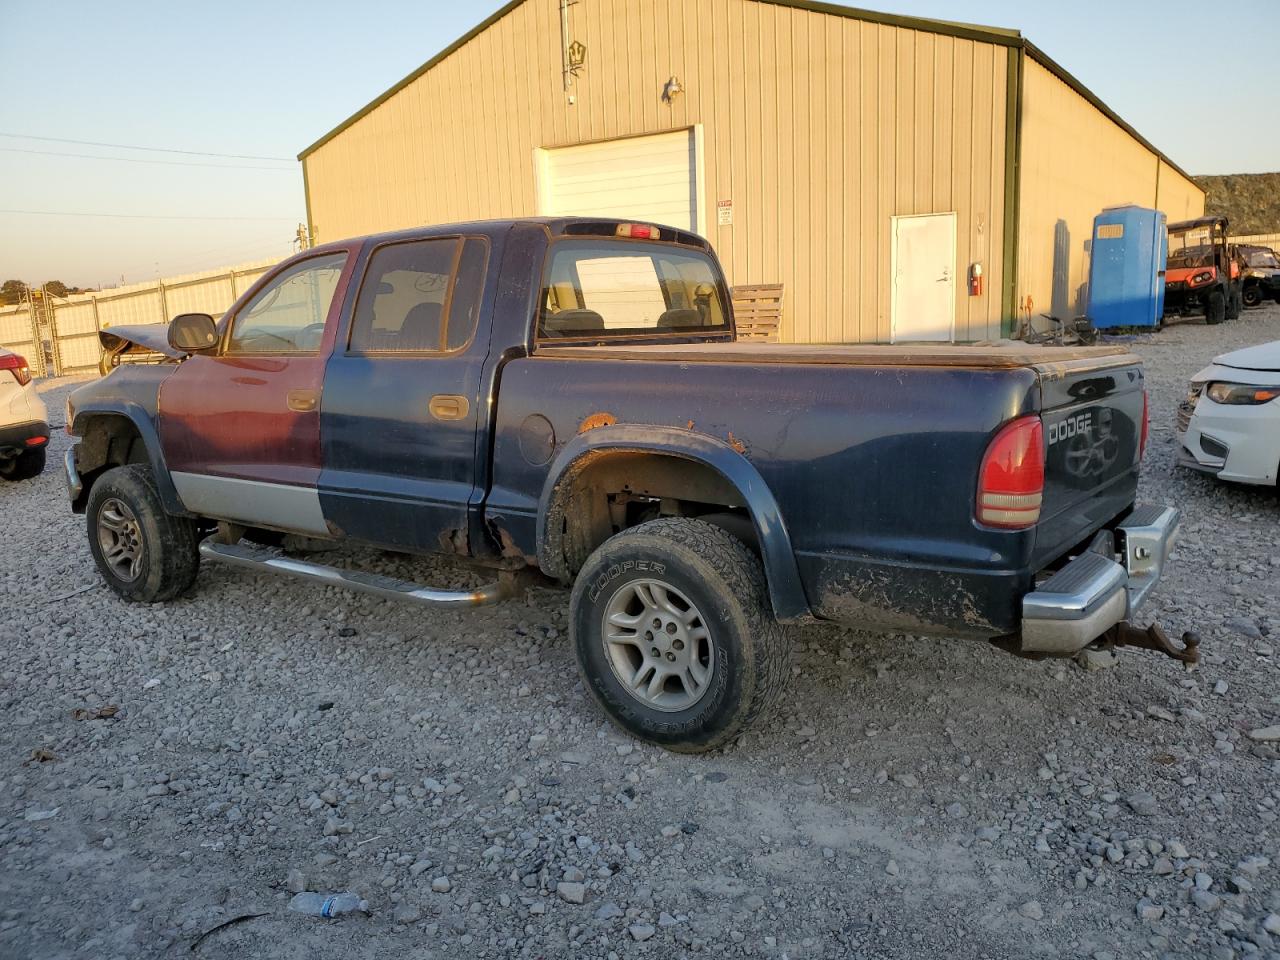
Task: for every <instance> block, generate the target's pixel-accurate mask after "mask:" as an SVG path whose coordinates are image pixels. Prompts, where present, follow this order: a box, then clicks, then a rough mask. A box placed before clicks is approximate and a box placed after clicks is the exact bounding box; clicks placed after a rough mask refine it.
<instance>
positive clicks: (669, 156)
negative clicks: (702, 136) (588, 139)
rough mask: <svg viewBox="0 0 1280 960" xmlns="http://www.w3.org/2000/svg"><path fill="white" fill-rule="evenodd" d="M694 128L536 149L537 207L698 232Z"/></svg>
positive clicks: (550, 211) (544, 212)
mask: <svg viewBox="0 0 1280 960" xmlns="http://www.w3.org/2000/svg"><path fill="white" fill-rule="evenodd" d="M697 164H698V156H697V135H696V130H674V131H672V132H670V133H659V134H655V135H653V136H645V137H626V138H624V139H621V140H604V141H601V142H600V143H584V144H580V145H578V146H573V147H557V148H555V149H552V150H539V151H538V212H539V213H540V214H541V215H543V216H547V217H559V216H586V217H621V218H624V219H635V220H642V221H645V222H647V223H658V224H665V225H667V226H671V227H676V228H677V229H680V230H693V231H698V230H700V229H701V227H702V225H701V224H700V223H699V222H698V197H697V192H698V191H697V183H698V176H697V170H698V166H697Z"/></svg>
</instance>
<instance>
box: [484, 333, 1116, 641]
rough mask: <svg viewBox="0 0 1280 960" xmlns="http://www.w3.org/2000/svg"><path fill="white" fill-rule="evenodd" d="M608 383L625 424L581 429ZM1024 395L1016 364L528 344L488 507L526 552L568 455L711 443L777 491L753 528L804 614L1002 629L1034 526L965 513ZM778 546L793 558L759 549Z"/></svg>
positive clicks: (603, 400) (753, 482) (745, 479)
mask: <svg viewBox="0 0 1280 960" xmlns="http://www.w3.org/2000/svg"><path fill="white" fill-rule="evenodd" d="M957 395H963V396H964V398H965V402H964V403H962V404H961V403H955V402H954V399H955V397H956V396H957ZM610 397H614V398H617V399H618V401H619V403H618V408H617V413H618V417H619V419H621V418H623V417H625V420H626V424H627V429H626V430H625V431H622V430H621V427H622V424H619V425H618V427H611V428H610V427H606V428H597V429H595V430H590V431H589V432H588V433H586V434H584V435H583V436H578V431H579V427H580V425H581V424H582V422H583V421H584V420H585V419H586V418H588V417H589V416H590V415H591V414H592V413H593V412H595V411H597V410H601V409H606V410H607V409H608V407H607V404H608V402H609V398H610ZM1039 399H1040V398H1039V391H1038V389H1037V382H1036V375H1035V374H1034V372H1033V371H1030V370H1025V369H1021V370H1003V371H990V370H987V371H983V370H972V369H956V368H943V367H900V368H883V367H873V366H840V365H806V366H805V367H803V373H801V370H800V369H797V368H796V367H795V366H793V365H784V364H775V365H770V364H763V363H762V364H742V363H714V362H710V363H698V364H685V363H673V362H666V361H661V360H655V361H654V362H652V363H649V362H634V361H614V360H600V361H592V360H582V359H571V360H560V359H549V358H546V357H542V356H537V355H535V356H534V357H531V358H529V359H523V360H516V361H513V362H511V363H509V364H508V365H507V366H506V368H505V370H504V371H503V375H502V387H501V391H500V394H499V402H498V405H497V409H498V422H497V427H496V433H495V437H494V456H493V463H494V474H493V485H492V490H491V493H490V496H489V500H488V504H487V510H488V515H489V517H490V519H491V521H492V522H494V523H495V524H499V525H501V526H502V528H503V529H505V530H507V531H508V532H509V533H510V535H511V537H512V539H513V540H514V541H515V543H516V544H517V545H518V546H519V547H520V549H521V550H523V551H525V552H529V553H534V552H536V551H537V550H538V548H539V546H540V539H541V537H540V529H539V518H540V516H543V517H544V516H545V510H544V507H545V504H546V502H547V489H548V487H549V485H553V484H554V483H555V481H556V479H557V477H558V476H559V473H560V471H562V470H564V469H566V468H567V467H568V466H569V463H570V462H571V461H572V460H573V459H574V455H575V454H577V453H579V452H585V451H586V450H587V449H589V448H591V447H593V446H595V447H599V446H603V445H607V444H609V443H610V442H611V441H613V440H616V442H617V446H618V448H619V449H623V450H625V449H631V448H640V447H642V446H643V448H645V449H650V450H657V451H661V450H663V449H666V450H668V451H670V452H672V453H676V454H684V455H688V456H691V457H694V458H697V459H704V460H707V461H710V460H711V458H710V457H709V456H708V455H707V454H706V453H705V452H701V451H705V450H706V449H707V448H708V447H709V446H710V445H712V444H715V445H718V446H720V447H723V448H724V449H725V450H728V451H730V452H732V453H733V454H734V456H735V457H738V458H741V459H742V460H743V461H744V463H743V465H742V468H741V470H739V471H736V474H737V482H738V483H739V489H740V490H742V491H743V495H744V499H746V500H747V501H748V502H750V501H751V499H752V498H753V496H754V497H757V498H758V499H763V498H762V497H761V495H767V498H768V502H769V503H770V504H773V505H775V506H773V507H771V512H772V513H774V514H776V516H769V514H768V513H766V517H767V519H766V520H765V522H764V524H763V527H764V528H763V529H762V523H761V517H760V516H759V515H756V514H755V513H754V511H753V517H754V518H755V520H756V524H757V531H758V532H760V533H762V534H764V535H765V536H764V537H763V538H762V540H763V542H762V546H763V550H764V552H765V555H766V569H767V570H769V572H770V573H771V574H773V573H774V571H775V569H778V568H780V569H783V570H784V571H785V570H786V568H787V567H789V566H791V565H792V563H793V564H794V567H793V568H794V569H795V570H796V571H797V572H798V574H799V578H800V583H801V589H802V591H803V594H804V598H805V602H806V604H807V606H808V608H809V610H810V611H811V612H812V613H814V614H815V615H816V616H818V617H821V618H827V619H834V620H841V621H844V622H848V623H853V624H857V623H862V624H878V625H884V626H900V627H903V628H906V629H910V628H913V627H914V628H918V629H920V630H921V631H922V632H925V631H929V630H934V631H936V630H940V629H941V630H946V631H948V632H971V633H973V634H974V635H981V636H994V635H998V634H1001V633H1006V632H1010V631H1011V630H1013V629H1015V628H1016V622H1017V619H1018V615H1019V609H1018V599H1019V598H1020V597H1021V594H1022V593H1023V592H1025V591H1026V589H1028V586H1029V583H1030V579H1031V576H1032V574H1033V572H1034V571H1033V568H1032V566H1031V564H1032V558H1033V556H1034V553H1035V532H1034V531H1024V532H1021V533H1010V532H1006V531H995V530H986V529H983V528H980V527H979V526H977V525H976V523H975V522H974V519H973V496H974V491H975V489H976V484H977V471H978V465H979V464H980V462H981V460H982V454H983V452H984V450H985V449H986V445H987V443H988V442H989V441H990V438H991V436H992V434H993V433H994V432H995V431H996V429H997V428H998V427H999V426H1000V425H1001V424H1003V423H1004V422H1006V421H1007V420H1008V419H1010V418H1011V417H1013V416H1017V415H1019V414H1021V413H1025V412H1031V411H1034V410H1036V409H1037V408H1038V404H1039ZM602 404H605V405H606V406H604V407H602ZM531 416H537V417H541V418H543V419H545V421H547V422H549V423H550V424H551V426H552V428H553V430H554V435H555V444H556V449H557V451H558V455H557V456H556V458H555V459H554V460H552V461H549V462H546V463H536V462H531V461H534V460H537V459H538V458H537V457H536V456H535V457H530V456H529V450H528V446H529V444H528V443H527V442H526V443H525V444H524V446H525V449H524V450H522V443H521V441H522V430H523V429H527V428H524V424H525V423H526V419H527V418H529V417H531ZM691 418H692V419H693V420H694V422H693V425H692V426H690V420H691ZM611 430H612V431H618V432H617V433H616V434H615V435H614V436H613V437H610V435H609V434H610V431H611ZM593 434H599V437H598V438H596V437H592V435H593ZM730 442H732V443H733V444H735V445H741V446H742V452H741V453H739V452H737V451H736V450H734V448H733V446H730ZM711 465H712V466H716V463H715V462H711ZM719 469H722V468H719ZM756 478H758V479H756ZM760 487H762V488H763V489H762V490H761V489H759V488H760ZM1113 512H1114V511H1113ZM774 531H776V535H774ZM788 545H789V547H790V549H791V551H793V555H794V561H793V562H789V561H786V560H785V558H783V557H781V556H773V555H772V554H773V549H775V548H776V549H777V550H778V551H779V553H782V552H785V551H786V550H787V547H788ZM775 579H777V578H776V577H773V576H771V585H772V582H773V581H774V580H775ZM788 579H789V578H787V577H785V576H784V577H783V578H782V582H783V583H784V584H785V583H787V582H788ZM783 599H784V602H787V603H788V604H790V605H792V606H794V605H796V598H787V597H784V598H783Z"/></svg>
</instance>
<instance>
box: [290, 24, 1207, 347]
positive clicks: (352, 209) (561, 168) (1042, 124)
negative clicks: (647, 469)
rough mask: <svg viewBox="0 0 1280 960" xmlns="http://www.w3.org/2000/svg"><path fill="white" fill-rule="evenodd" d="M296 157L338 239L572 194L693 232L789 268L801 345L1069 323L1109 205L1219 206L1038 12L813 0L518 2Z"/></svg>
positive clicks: (533, 210)
mask: <svg viewBox="0 0 1280 960" xmlns="http://www.w3.org/2000/svg"><path fill="white" fill-rule="evenodd" d="M299 159H301V160H302V163H303V173H304V179H305V185H306V195H307V217H308V220H309V222H310V226H311V228H312V231H313V235H314V236H317V237H318V239H319V240H320V241H325V240H336V239H339V238H341V237H346V236H351V235H356V234H361V233H369V232H373V231H379V230H387V229H394V228H398V227H406V226H410V225H413V224H422V223H435V222H447V221H459V220H470V219H480V218H488V217H519V216H530V215H536V214H557V213H570V214H579V213H580V214H602V215H603V214H607V215H617V216H624V217H631V218H635V219H643V220H649V221H654V222H660V223H666V224H671V225H674V226H679V227H683V228H692V229H693V230H696V231H697V232H699V233H702V234H704V235H705V236H707V237H708V238H710V240H711V241H712V242H713V243H714V245H715V247H716V250H717V252H718V253H719V255H720V258H721V260H722V261H723V263H724V265H725V269H726V272H727V273H728V275H729V279H730V282H731V283H735V284H767V283H782V284H784V285H785V301H784V313H783V323H782V331H781V335H782V339H783V340H788V341H800V342H858V341H862V342H870V341H890V340H898V341H902V340H913V339H936V340H950V339H954V340H960V341H964V340H981V339H986V338H991V337H997V336H1000V335H1002V334H1007V333H1009V332H1010V331H1011V330H1012V329H1013V328H1014V326H1015V324H1016V323H1017V320H1018V319H1019V318H1020V317H1022V316H1026V315H1028V314H1030V315H1032V316H1036V315H1039V314H1042V313H1049V312H1051V311H1053V312H1054V313H1055V314H1056V315H1058V316H1062V317H1064V318H1067V317H1071V316H1074V315H1076V314H1077V313H1078V312H1080V311H1082V310H1083V306H1084V300H1083V295H1084V283H1085V279H1086V278H1087V276H1088V248H1089V239H1090V235H1089V234H1090V229H1091V225H1092V222H1093V218H1094V216H1095V215H1096V214H1097V213H1098V212H1099V211H1101V210H1102V209H1103V208H1104V207H1107V206H1113V205H1117V204H1122V203H1135V204H1140V205H1143V206H1150V207H1157V208H1159V209H1162V210H1164V211H1165V212H1166V213H1167V214H1168V216H1169V218H1170V219H1171V220H1182V219H1187V218H1189V217H1193V216H1198V215H1200V214H1201V213H1202V212H1203V209H1204V193H1203V191H1201V190H1200V188H1198V187H1197V186H1196V185H1195V183H1194V182H1192V180H1191V179H1190V177H1189V176H1188V175H1187V174H1186V173H1185V172H1183V171H1182V170H1181V169H1179V168H1178V166H1177V165H1176V164H1175V163H1174V162H1173V161H1172V160H1170V159H1168V158H1167V157H1165V156H1164V155H1163V154H1162V153H1160V152H1159V151H1158V150H1157V149H1156V148H1155V147H1154V146H1152V145H1151V144H1150V143H1148V142H1147V141H1146V140H1144V139H1143V138H1142V137H1141V136H1140V135H1139V134H1138V133H1137V132H1136V131H1135V130H1133V128H1132V127H1130V126H1129V125H1128V124H1126V123H1125V122H1124V121H1123V120H1121V119H1120V118H1119V117H1118V116H1117V115H1116V114H1115V113H1114V112H1113V111H1111V110H1110V109H1108V108H1107V107H1106V105H1105V104H1103V103H1102V102H1101V101H1100V100H1099V99H1098V98H1097V97H1095V96H1094V95H1093V94H1091V93H1090V92H1089V91H1088V90H1086V89H1085V88H1084V87H1083V86H1082V85H1081V84H1080V83H1079V82H1078V81H1077V80H1075V79H1074V78H1073V77H1072V76H1071V75H1070V74H1068V73H1067V72H1066V71H1065V70H1064V69H1063V68H1062V67H1060V66H1059V65H1057V64H1056V63H1054V62H1053V61H1052V60H1051V59H1050V58H1049V57H1048V56H1046V55H1045V54H1044V53H1043V52H1042V51H1041V50H1039V49H1038V48H1037V47H1035V46H1034V45H1033V44H1031V43H1030V42H1028V41H1027V40H1025V39H1024V38H1023V37H1022V36H1021V35H1020V34H1019V33H1018V32H1017V31H1014V30H1003V29H996V28H989V27H977V26H969V25H964V24H955V23H948V22H943V21H935V20H924V19H918V18H914V17H903V16H895V15H890V14H884V13H874V12H870V11H866V10H855V9H851V8H846V7H841V6H836V5H834V4H830V3H818V2H810V0H576V2H573V3H569V2H566V0H513V2H511V3H508V4H507V5H506V6H505V7H503V8H502V9H501V10H499V11H498V12H497V13H495V14H494V15H493V16H492V17H490V18H489V19H488V20H486V21H485V22H484V23H482V24H480V25H479V26H478V27H476V28H475V29H474V30H472V31H471V32H470V33H468V34H467V35H466V36H464V37H462V38H461V39H459V40H458V41H457V42H456V43H454V44H453V45H452V46H450V47H448V48H447V49H446V50H444V51H442V52H441V53H440V54H439V55H437V56H436V57H434V58H432V59H431V60H430V61H429V62H427V63H426V64H424V65H423V66H422V67H421V68H420V69H418V70H417V71H416V72H415V73H413V74H412V75H411V76H409V77H407V78H405V79H404V80H403V81H401V82H400V83H398V84H397V85H396V86H395V87H393V88H392V89H390V90H388V91H387V92H386V93H385V94H383V95H382V96H381V97H379V98H378V99H377V100H375V101H374V102H372V103H370V104H369V105H368V106H366V107H365V108H364V109H362V110H360V111H359V112H358V113H356V114H355V115H354V116H352V117H351V118H349V119H347V120H346V121H344V122H343V123H342V124H340V125H339V126H338V127H336V128H335V129H334V130H332V131H331V132H329V133H327V134H325V136H323V137H322V138H321V139H320V140H318V141H316V142H315V143H314V144H312V145H311V146H309V147H307V148H306V150H304V151H303V152H302V154H301V155H300V158H299ZM974 265H980V267H981V272H982V278H981V292H978V289H977V285H976V284H973V283H972V282H971V280H972V276H973V267H974Z"/></svg>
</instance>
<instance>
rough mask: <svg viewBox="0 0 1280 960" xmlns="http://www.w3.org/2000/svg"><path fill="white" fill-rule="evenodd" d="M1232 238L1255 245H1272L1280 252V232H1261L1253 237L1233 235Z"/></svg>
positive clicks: (1236, 241)
mask: <svg viewBox="0 0 1280 960" xmlns="http://www.w3.org/2000/svg"><path fill="white" fill-rule="evenodd" d="M1231 240H1232V242H1233V243H1243V244H1246V245H1249V246H1254V247H1270V248H1271V249H1272V250H1275V251H1276V252H1277V253H1280V233H1259V234H1255V235H1254V236H1252V237H1232V238H1231Z"/></svg>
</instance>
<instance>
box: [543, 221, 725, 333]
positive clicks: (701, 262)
mask: <svg viewBox="0 0 1280 960" xmlns="http://www.w3.org/2000/svg"><path fill="white" fill-rule="evenodd" d="M541 299H542V305H541V311H540V316H539V319H538V336H539V337H540V338H547V339H555V338H566V337H577V338H596V337H610V336H627V337H634V336H643V335H650V334H652V335H660V334H665V335H670V334H692V333H717V332H728V329H729V311H728V309H727V308H726V305H725V303H724V300H723V296H722V292H721V286H720V283H719V277H718V274H717V273H716V270H715V268H714V266H713V264H712V261H711V259H710V258H709V257H708V256H707V255H706V254H703V253H701V252H699V251H694V250H686V249H682V248H680V247H675V246H671V245H669V244H661V243H639V242H636V241H607V240H605V241H601V240H565V241H560V242H559V243H557V244H555V246H554V247H552V254H551V257H550V261H549V263H548V265H547V269H546V276H545V279H544V281H543V289H542V298H541Z"/></svg>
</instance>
